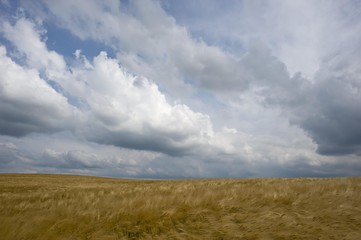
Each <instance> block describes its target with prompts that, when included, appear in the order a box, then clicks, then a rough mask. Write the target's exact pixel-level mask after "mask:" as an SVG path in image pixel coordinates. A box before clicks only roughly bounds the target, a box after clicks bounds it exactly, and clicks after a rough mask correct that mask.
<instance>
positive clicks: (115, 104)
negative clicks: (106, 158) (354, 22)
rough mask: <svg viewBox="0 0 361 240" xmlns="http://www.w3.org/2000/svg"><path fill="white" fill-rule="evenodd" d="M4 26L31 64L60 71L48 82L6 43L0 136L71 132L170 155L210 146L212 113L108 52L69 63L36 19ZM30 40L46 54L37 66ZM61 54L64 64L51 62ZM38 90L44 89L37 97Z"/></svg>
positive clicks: (91, 139) (58, 58) (37, 54)
mask: <svg viewBox="0 0 361 240" xmlns="http://www.w3.org/2000/svg"><path fill="white" fill-rule="evenodd" d="M4 25H5V26H6V29H5V30H4V32H5V34H4V35H5V37H6V38H8V39H9V40H11V42H12V44H14V46H15V47H16V48H17V50H18V51H19V53H20V54H23V55H24V56H25V58H26V60H27V65H28V67H29V68H35V69H46V71H50V72H51V71H52V70H53V69H55V70H56V71H57V73H58V74H49V75H48V77H47V78H48V79H49V80H51V81H52V82H51V83H48V82H47V81H45V80H43V79H42V78H40V77H39V75H38V72H37V70H35V69H26V68H24V67H21V66H19V65H18V64H16V63H15V62H13V61H12V60H11V59H10V58H9V57H7V56H6V52H5V51H6V49H5V48H4V47H2V48H1V51H2V55H1V57H2V60H3V61H2V69H3V70H4V71H3V72H4V74H3V76H2V79H1V80H2V82H1V83H2V84H1V87H2V90H3V91H2V93H3V94H2V95H1V97H2V99H3V100H4V101H3V102H2V104H1V111H2V112H3V116H4V117H2V119H1V120H2V128H1V130H2V134H6V135H11V136H23V135H26V134H29V133H33V132H57V131H66V130H67V131H72V132H74V133H75V134H77V135H78V136H79V137H84V138H86V139H88V140H90V141H95V142H98V143H101V144H111V145H114V146H119V147H127V148H131V149H139V150H149V151H157V152H163V153H166V154H168V155H184V154H190V153H192V152H194V151H197V150H198V149H199V148H201V147H209V146H210V142H211V139H212V138H213V136H214V130H213V126H212V123H211V120H210V118H209V116H208V115H206V114H202V113H197V112H194V111H192V110H191V109H190V108H189V107H188V106H186V105H184V104H173V105H171V104H169V103H168V102H167V100H166V98H165V96H164V95H163V94H162V93H161V92H160V91H159V89H158V86H157V85H156V84H155V83H153V82H152V81H150V80H148V79H147V78H144V77H137V76H135V75H132V74H130V73H129V72H127V71H126V70H125V69H123V68H122V67H120V65H119V62H118V61H117V60H115V59H111V58H109V57H108V56H107V54H106V53H105V52H101V53H100V54H99V55H98V56H97V57H95V58H94V59H93V60H92V61H89V60H88V59H86V58H85V56H80V54H79V56H78V57H77V62H76V64H75V65H74V66H72V67H71V68H68V67H67V66H63V65H64V64H63V60H62V57H61V56H60V55H59V54H57V53H56V52H54V51H48V50H47V48H46V45H45V43H44V42H43V41H41V40H40V34H39V33H38V32H37V31H36V29H35V25H34V24H33V23H32V22H30V21H29V20H25V19H19V20H18V21H17V22H16V23H15V24H14V25H10V24H8V23H6V22H5V23H4ZM23 30H24V31H23ZM23 32H25V33H26V34H29V36H30V38H29V39H30V40H29V39H27V38H25V36H23ZM18 34H20V36H22V37H19V36H18ZM22 39H25V40H24V41H25V42H30V43H29V44H27V43H23V41H22ZM32 45H35V46H38V47H37V48H36V49H38V50H39V51H40V52H41V53H42V54H41V55H43V56H44V58H45V60H44V61H43V62H40V63H39V65H37V64H35V63H37V62H38V61H37V60H38V59H39V58H41V55H39V53H38V52H37V51H32V50H29V49H28V48H30V47H31V46H32ZM54 56H56V57H55V58H53V57H54ZM54 59H55V60H54ZM53 60H54V61H53ZM57 60H59V63H60V65H59V66H60V67H59V66H58V65H57V64H53V63H54V62H58V61H57ZM53 66H55V67H54V68H53ZM68 69H69V70H68ZM28 79H31V81H28ZM55 83H56V85H55ZM55 87H56V89H57V90H58V89H59V90H58V91H55V90H54V88H55ZM39 90H40V91H39ZM34 92H39V93H38V94H37V95H36V96H35V97H33V93H34ZM72 99H76V101H77V102H78V103H81V104H80V105H79V104H74V103H73V102H74V101H72ZM70 102H71V103H73V105H71V104H70ZM25 109H26V110H25Z"/></svg>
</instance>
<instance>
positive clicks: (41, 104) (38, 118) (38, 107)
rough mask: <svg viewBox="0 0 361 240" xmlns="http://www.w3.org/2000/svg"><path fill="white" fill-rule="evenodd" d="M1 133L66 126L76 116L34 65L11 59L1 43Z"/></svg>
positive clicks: (20, 133)
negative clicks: (28, 65)
mask: <svg viewBox="0 0 361 240" xmlns="http://www.w3.org/2000/svg"><path fill="white" fill-rule="evenodd" d="M0 71H1V73H2V74H1V76H0V115H1V118H0V133H1V134H5V135H10V136H24V135H26V134H29V133H32V132H43V133H45V132H56V131H61V130H64V129H68V128H69V126H72V124H70V123H71V122H72V119H73V118H74V117H75V116H76V111H75V109H74V108H73V107H72V106H70V105H69V104H68V102H67V99H66V98H65V97H64V96H62V95H60V94H58V93H57V92H56V91H55V90H54V89H52V88H51V87H50V86H49V85H47V84H46V82H45V81H44V80H43V79H41V78H40V77H39V74H38V72H37V71H36V70H34V69H26V68H23V67H21V66H19V65H18V64H16V63H15V62H13V61H12V60H11V59H10V58H9V57H8V56H7V55H6V49H5V47H3V46H0Z"/></svg>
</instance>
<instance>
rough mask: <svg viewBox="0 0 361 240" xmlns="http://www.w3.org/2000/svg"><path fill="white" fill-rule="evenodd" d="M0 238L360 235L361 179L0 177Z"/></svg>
mask: <svg viewBox="0 0 361 240" xmlns="http://www.w3.org/2000/svg"><path fill="white" fill-rule="evenodd" d="M0 239H2V240H7V239H9V240H10V239H11V240H16V239H24V240H25V239H47V240H48V239H64V240H65V239H67V240H68V239H69V240H71V239H100V240H101V239H109V240H110V239H327V240H329V239H355V240H356V239H357V240H359V239H361V177H357V178H322V179H316V178H304V179H300V178H297V179H296V178H295V179H204V180H167V181H166V180H157V181H153V180H152V181H151V180H124V179H111V178H99V177H84V176H72V175H45V174H44V175H42V174H0Z"/></svg>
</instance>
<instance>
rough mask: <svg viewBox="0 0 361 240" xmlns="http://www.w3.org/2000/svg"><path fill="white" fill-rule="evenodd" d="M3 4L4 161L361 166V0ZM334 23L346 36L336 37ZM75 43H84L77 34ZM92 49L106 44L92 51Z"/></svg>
mask: <svg viewBox="0 0 361 240" xmlns="http://www.w3.org/2000/svg"><path fill="white" fill-rule="evenodd" d="M1 4H2V5H1V9H2V10H1V11H2V12H3V13H4V14H3V17H1V18H0V20H1V22H0V26H1V30H0V35H1V38H0V40H1V41H0V44H1V45H0V70H1V72H2V74H1V76H0V100H1V101H0V115H1V117H0V134H1V136H0V137H1V138H0V140H1V141H0V143H1V149H2V150H1V156H2V157H1V159H3V160H2V161H3V162H2V163H1V164H2V166H6V167H4V168H3V169H4V171H21V170H19V169H25V168H28V169H30V170H31V169H33V170H32V171H37V170H39V169H42V170H43V171H54V172H56V171H57V170H59V171H62V172H64V171H65V172H72V171H75V172H80V173H81V172H83V173H85V174H86V173H91V174H98V175H99V174H102V175H112V176H131V177H137V176H138V177H202V176H203V177H212V176H213V177H218V176H219V177H222V176H317V175H319V176H328V175H342V172H339V171H338V170H337V171H336V168H338V169H343V174H345V175H355V174H356V175H357V169H360V168H359V162H358V161H356V160H355V159H358V158H359V156H360V155H361V107H360V106H361V104H360V103H361V91H360V89H361V79H360V72H361V69H360V64H359V62H360V60H361V59H360V57H359V55H358V54H357V50H358V49H359V47H360V40H361V39H360V36H361V35H360V34H359V32H360V31H359V30H360V27H361V25H360V24H359V22H360V21H357V20H358V19H359V17H358V16H359V14H358V12H357V11H358V10H357V8H356V7H355V6H354V4H356V5H357V3H352V2H351V1H346V2H345V3H344V4H341V3H336V2H333V1H327V2H325V3H323V4H321V3H315V2H313V1H296V2H295V3H293V4H290V3H286V2H283V1H271V2H270V3H268V4H261V2H259V1H254V2H252V3H248V2H242V3H240V2H231V4H230V6H224V7H221V6H220V2H218V1H210V2H209V3H208V4H206V6H203V5H202V4H201V3H198V2H195V3H190V2H187V1H186V2H185V5H182V6H180V5H179V4H178V3H172V2H169V1H136V2H129V3H127V2H121V1H107V2H105V3H104V2H98V1H76V2H74V1H67V0H66V1H20V2H19V3H11V4H10V3H8V4H5V3H1ZM322 7H323V8H322ZM321 8H322V9H323V10H322V11H321V12H319V11H317V9H321ZM199 9H204V11H203V12H202V13H200V11H199ZM342 11H344V12H347V13H348V14H347V15H345V14H342ZM217 13H219V16H220V17H219V18H217V19H215V20H214V23H213V24H210V21H209V19H210V18H213V17H212V16H214V15H215V14H217ZM239 13H243V14H241V17H240V20H237V21H235V20H236V19H237V16H239ZM316 13H317V14H316ZM318 13H319V14H318ZM258 14H261V16H263V17H262V18H261V19H260V18H258V17H257V16H259V15H258ZM301 14H306V15H307V16H308V17H309V18H310V19H312V20H313V21H314V24H312V25H310V24H309V23H307V21H306V20H304V19H303V18H302V17H301ZM189 21H191V22H189ZM225 26H231V28H226V27H225ZM231 29H232V31H231ZM306 30H307V31H306ZM335 32H338V34H339V35H340V36H341V37H340V41H339V42H337V41H335V40H334V39H330V36H332V34H333V33H335ZM67 39H68V40H67ZM69 39H70V40H69ZM74 39H76V41H78V43H82V44H83V45H84V49H80V48H79V44H78V45H77V44H75V43H74V45H72V44H71V42H67V41H75V40H74ZM62 41H63V42H64V45H62ZM68 43H70V44H68ZM75 45H77V46H75ZM80 46H81V44H80ZM91 47H94V48H97V49H101V48H103V47H106V48H107V51H103V50H100V51H99V52H98V53H96V54H95V55H92V56H91V55H89V53H88V52H87V51H86V49H89V48H91ZM64 49H66V51H64V52H62V51H63V50H64ZM316 50H317V51H316ZM65 52H73V55H69V54H66V53H65ZM67 141H69V142H72V143H73V144H71V145H69V144H66V142H67ZM31 142H33V146H34V150H30V148H31V147H30V145H31ZM55 143H58V145H60V146H61V147H57V146H56V145H57V144H55ZM48 145H53V146H52V147H51V146H48ZM106 151H110V153H107V152H106ZM132 154H135V155H136V156H135V155H134V156H133V155H132ZM117 155H118V156H121V157H120V158H118V157H116V156H117ZM128 157H129V161H128V160H124V159H127V158H128ZM8 159H14V161H12V160H8ZM342 161H343V162H344V168H341V167H340V166H339V162H342ZM332 166H335V168H333V167H332ZM336 166H338V167H336ZM347 166H352V167H347ZM6 169H7V170H6ZM11 169H12V170H11ZM114 169H117V170H114ZM291 169H293V170H292V171H291Z"/></svg>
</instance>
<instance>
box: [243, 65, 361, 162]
mask: <svg viewBox="0 0 361 240" xmlns="http://www.w3.org/2000/svg"><path fill="white" fill-rule="evenodd" d="M274 61H276V60H274ZM258 62H259V61H258ZM268 62H270V61H268ZM252 68H253V69H254V67H251V68H250V69H252ZM263 71H264V72H262V71H261V72H259V71H255V72H254V76H255V78H256V79H258V81H256V84H258V85H259V86H263V87H265V88H264V89H262V91H260V95H261V96H262V97H263V102H264V104H266V105H268V106H278V107H280V108H281V109H282V110H283V111H284V113H286V115H287V116H288V117H289V120H290V122H291V123H292V124H295V125H298V126H300V127H301V128H302V129H303V130H305V131H306V133H307V134H308V135H309V136H310V137H311V138H312V139H313V141H314V142H315V143H316V144H317V145H318V148H317V152H318V153H320V154H322V155H345V154H356V155H360V154H361V78H360V75H359V74H358V72H361V68H360V66H359V65H357V64H354V63H351V62H348V61H344V62H343V64H342V65H341V66H340V64H338V65H336V66H335V63H334V62H333V61H328V62H325V63H324V64H323V67H322V68H321V69H320V70H319V71H318V73H317V74H316V75H315V78H314V83H312V82H310V81H309V80H307V79H305V78H302V76H301V75H299V74H298V75H297V74H296V75H295V76H294V77H291V78H290V77H287V76H288V74H287V72H286V70H285V69H283V68H282V64H281V63H279V64H278V65H277V64H273V65H271V67H270V66H266V67H265V69H264V70H263Z"/></svg>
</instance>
